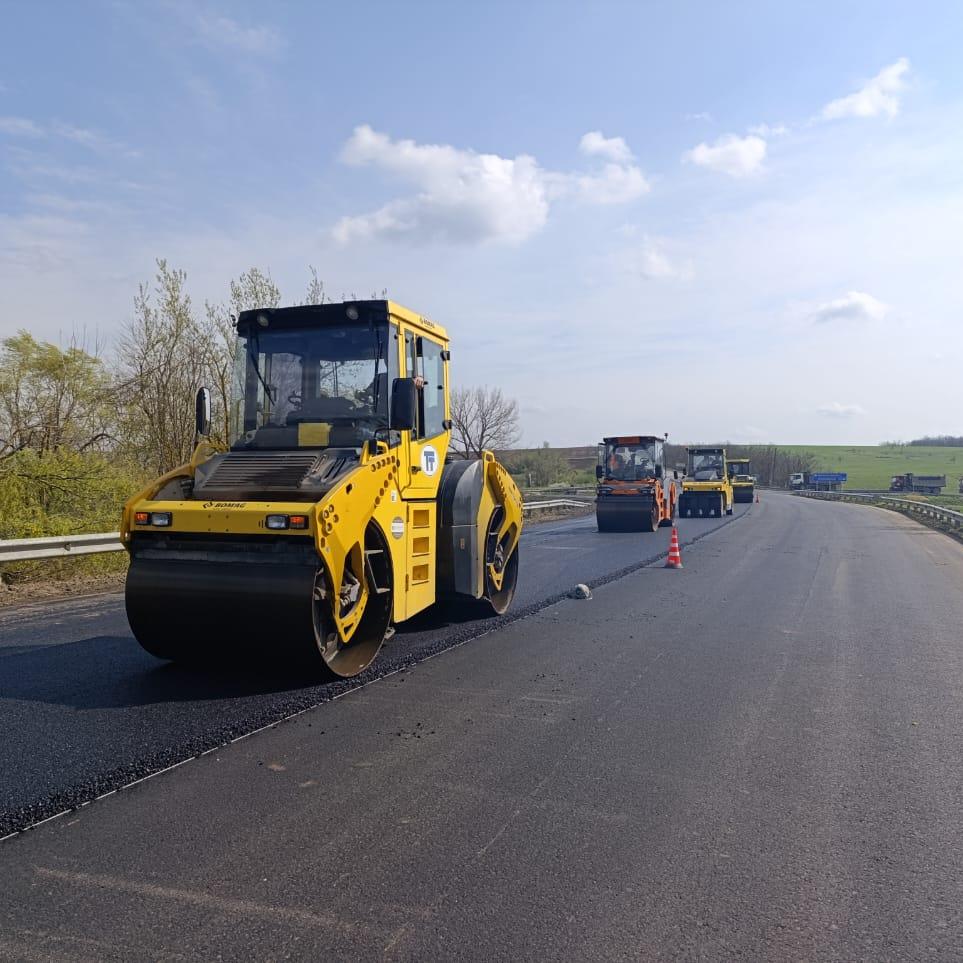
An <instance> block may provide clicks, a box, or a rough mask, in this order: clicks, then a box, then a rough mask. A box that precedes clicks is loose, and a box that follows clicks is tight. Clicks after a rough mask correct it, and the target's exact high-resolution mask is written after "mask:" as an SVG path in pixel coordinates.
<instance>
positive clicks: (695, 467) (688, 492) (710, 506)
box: [679, 448, 733, 518]
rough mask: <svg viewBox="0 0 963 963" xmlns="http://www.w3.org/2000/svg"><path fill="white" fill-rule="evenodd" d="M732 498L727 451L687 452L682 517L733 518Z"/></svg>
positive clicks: (717, 449) (692, 450) (699, 450)
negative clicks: (728, 516)
mask: <svg viewBox="0 0 963 963" xmlns="http://www.w3.org/2000/svg"><path fill="white" fill-rule="evenodd" d="M732 498H733V495H732V481H731V480H730V478H729V471H728V469H727V467H726V450H725V448H687V449H686V471H685V478H683V479H682V495H681V497H680V498H679V514H680V515H681V516H683V517H684V518H693V517H700V516H702V517H706V518H708V517H711V516H716V517H718V518H721V517H722V516H723V515H731V514H732Z"/></svg>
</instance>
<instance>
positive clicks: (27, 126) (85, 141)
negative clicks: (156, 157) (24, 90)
mask: <svg viewBox="0 0 963 963" xmlns="http://www.w3.org/2000/svg"><path fill="white" fill-rule="evenodd" d="M0 134H7V135H9V136H11V137H30V138H62V139H64V140H69V141H73V143H75V144H80V145H81V146H83V147H87V148H89V149H90V150H93V151H97V152H98V153H102V154H106V153H117V154H124V155H126V156H128V157H139V156H140V154H139V152H138V151H134V150H131V148H129V147H128V146H127V145H126V144H124V143H122V142H121V141H117V140H111V138H109V137H106V136H104V135H103V134H100V133H98V132H97V131H95V130H89V129H87V128H85V127H76V126H74V125H73V124H65V123H63V122H62V121H59V120H57V121H54V122H53V123H51V124H46V125H44V124H38V123H37V122H36V121H34V120H30V119H29V118H27V117H0Z"/></svg>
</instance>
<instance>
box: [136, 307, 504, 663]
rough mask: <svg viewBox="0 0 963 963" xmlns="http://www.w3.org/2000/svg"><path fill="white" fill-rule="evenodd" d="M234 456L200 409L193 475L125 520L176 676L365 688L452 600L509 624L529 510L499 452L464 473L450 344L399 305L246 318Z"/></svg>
mask: <svg viewBox="0 0 963 963" xmlns="http://www.w3.org/2000/svg"><path fill="white" fill-rule="evenodd" d="M236 327H237V346H236V358H237V363H236V367H235V374H234V378H233V391H232V397H231V399H230V410H229V412H228V414H229V424H230V441H229V447H227V448H226V450H219V449H218V448H217V447H216V446H215V445H213V444H211V442H210V441H209V435H210V394H209V393H208V392H207V390H206V389H203V388H202V389H201V390H200V391H199V392H198V396H197V399H196V403H197V430H198V444H197V447H196V449H195V451H194V454H193V456H192V457H191V459H190V461H189V462H188V463H187V464H185V465H181V466H180V467H178V468H175V469H173V470H172V471H171V472H169V473H168V474H166V475H164V476H163V477H161V478H158V479H156V480H155V481H153V482H151V484H150V485H148V486H147V487H145V488H144V490H143V491H141V492H139V493H138V494H137V495H135V496H134V497H133V498H131V499H130V500H129V501H128V502H127V504H126V505H125V507H124V512H123V519H122V525H121V538H122V540H123V543H124V545H125V547H126V548H127V551H128V552H129V553H130V568H129V571H128V575H127V584H126V605H127V616H128V620H129V621H130V625H131V629H132V630H133V632H134V635H135V637H136V638H137V640H138V641H139V642H140V644H141V645H142V646H143V647H144V648H145V649H146V650H147V651H148V652H150V653H152V654H153V655H155V656H158V657H160V658H164V659H196V658H199V657H204V658H208V657H210V656H215V657H216V658H222V659H230V658H231V656H232V655H233V654H236V653H240V652H241V651H244V652H245V653H248V654H249V653H253V654H254V655H255V657H256V658H258V659H260V660H261V662H262V663H263V664H264V665H265V666H274V665H277V664H279V663H281V662H288V663H290V662H292V661H297V662H299V663H301V664H304V663H307V664H309V665H313V666H314V667H316V668H317V669H318V670H320V671H321V672H322V673H326V674H328V675H329V676H332V677H340V678H344V677H349V676H354V675H357V674H358V673H359V672H361V671H363V670H364V669H365V668H366V667H367V666H368V665H370V664H371V662H372V660H373V659H374V658H375V656H376V655H377V653H378V650H379V649H380V648H381V646H382V643H383V642H384V641H385V639H386V638H389V637H390V636H391V634H392V633H393V632H394V626H395V625H396V624H397V623H399V622H403V621H405V620H406V619H410V618H411V617H412V616H414V615H417V614H418V613H419V612H422V611H424V610H425V609H427V608H428V607H429V606H431V605H433V604H434V603H435V602H436V601H437V600H439V599H440V598H442V597H446V596H456V597H459V598H461V599H462V600H463V602H465V603H466V604H470V605H474V606H476V607H478V608H480V609H482V610H483V611H487V612H489V613H494V614H500V613H503V612H505V611H506V610H507V609H508V607H509V605H510V604H511V601H512V597H513V595H514V593H515V586H516V583H517V580H518V554H519V550H518V545H519V538H520V536H521V531H522V498H521V493H520V492H519V490H518V488H517V487H516V485H515V483H514V481H513V480H512V478H511V476H510V475H509V473H508V472H507V470H506V469H505V468H504V467H503V466H502V465H501V464H500V463H499V462H498V461H497V460H496V459H495V457H494V455H493V454H492V453H491V452H483V453H482V456H481V457H480V458H470V459H464V460H463V459H457V460H455V459H451V458H449V457H448V448H449V442H450V438H451V429H452V422H451V411H450V402H449V374H448V365H449V358H450V352H449V340H448V335H447V333H446V332H445V330H444V328H442V327H440V326H439V325H438V324H436V323H435V322H433V321H431V320H429V319H428V318H426V317H423V316H422V315H420V314H417V313H415V312H413V311H410V310H408V309H406V308H403V307H401V306H400V305H398V304H395V303H394V302H391V301H384V300H371V301H348V302H343V303H333V304H323V305H305V306H301V307H289V308H275V309H269V310H255V311H243V312H241V314H240V315H239V316H238V318H237V322H236Z"/></svg>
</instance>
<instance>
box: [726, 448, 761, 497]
mask: <svg viewBox="0 0 963 963" xmlns="http://www.w3.org/2000/svg"><path fill="white" fill-rule="evenodd" d="M751 468H752V465H751V464H750V461H749V459H748V458H728V459H726V471H727V473H728V475H729V481H730V482H732V500H733V501H734V502H737V503H739V504H745V503H749V504H751V503H752V499H753V495H754V493H755V486H756V476H755V475H753V474H752V472H751Z"/></svg>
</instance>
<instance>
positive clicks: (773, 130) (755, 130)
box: [749, 124, 789, 137]
mask: <svg viewBox="0 0 963 963" xmlns="http://www.w3.org/2000/svg"><path fill="white" fill-rule="evenodd" d="M749 133H750V134H756V135H757V136H758V137H781V136H782V135H783V134H788V133H789V128H788V127H787V126H786V125H785V124H776V125H775V126H770V125H769V124H754V125H753V126H752V127H750V128H749Z"/></svg>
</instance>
